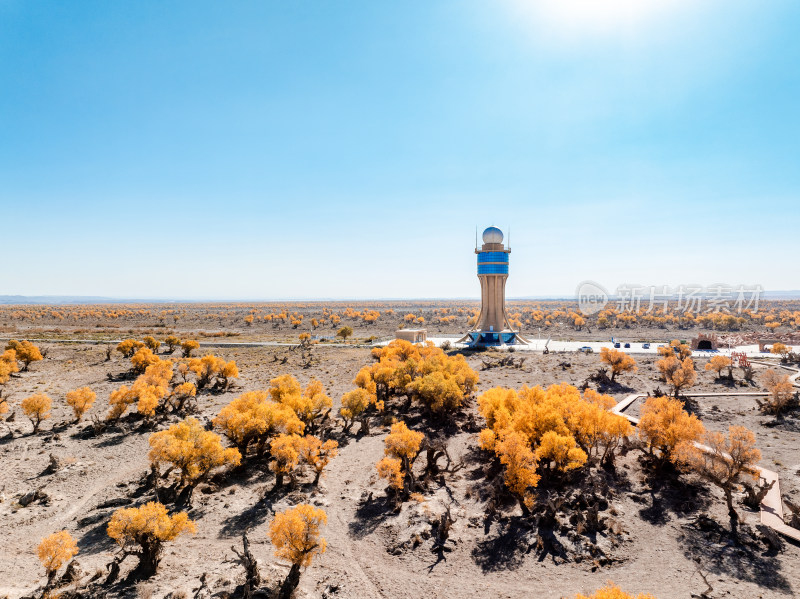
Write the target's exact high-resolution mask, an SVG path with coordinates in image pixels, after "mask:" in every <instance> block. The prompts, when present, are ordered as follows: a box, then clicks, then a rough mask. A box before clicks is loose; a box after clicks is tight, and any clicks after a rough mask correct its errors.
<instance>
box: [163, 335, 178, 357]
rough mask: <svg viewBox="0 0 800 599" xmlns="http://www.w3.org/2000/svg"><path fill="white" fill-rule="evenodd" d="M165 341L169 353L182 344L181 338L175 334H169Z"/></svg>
mask: <svg viewBox="0 0 800 599" xmlns="http://www.w3.org/2000/svg"><path fill="white" fill-rule="evenodd" d="M164 343H166V344H167V350H168V351H169V353H172V352H174V351H175V348H176V347H178V346H179V345H180V344H181V340H180V339H178V338H177V337H176V336H175V335H169V336H168V337H167V338H166V339H164Z"/></svg>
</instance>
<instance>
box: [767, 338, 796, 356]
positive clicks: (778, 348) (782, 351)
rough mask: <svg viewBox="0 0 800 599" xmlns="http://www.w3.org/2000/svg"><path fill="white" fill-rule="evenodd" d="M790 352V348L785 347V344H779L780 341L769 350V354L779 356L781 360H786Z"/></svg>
mask: <svg viewBox="0 0 800 599" xmlns="http://www.w3.org/2000/svg"><path fill="white" fill-rule="evenodd" d="M791 352H792V348H791V347H789V346H788V345H786V344H785V343H781V342H780V341H778V342H777V343H774V344H773V345H772V347H771V348H769V353H771V354H776V355H779V356H781V357H782V358H783V359H786V358H788V357H789V354H790V353H791Z"/></svg>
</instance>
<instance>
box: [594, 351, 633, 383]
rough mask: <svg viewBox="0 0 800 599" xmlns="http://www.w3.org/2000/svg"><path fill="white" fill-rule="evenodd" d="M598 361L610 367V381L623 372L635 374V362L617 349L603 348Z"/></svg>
mask: <svg viewBox="0 0 800 599" xmlns="http://www.w3.org/2000/svg"><path fill="white" fill-rule="evenodd" d="M600 361H601V362H603V363H604V364H608V365H609V366H610V367H611V380H612V381H613V380H614V379H616V377H617V375H618V374H622V373H623V372H628V371H633V372H636V360H634V359H633V358H632V357H631V356H630V355H628V354H626V353H625V352H622V351H619V350H618V349H609V348H607V347H603V348H601V349H600Z"/></svg>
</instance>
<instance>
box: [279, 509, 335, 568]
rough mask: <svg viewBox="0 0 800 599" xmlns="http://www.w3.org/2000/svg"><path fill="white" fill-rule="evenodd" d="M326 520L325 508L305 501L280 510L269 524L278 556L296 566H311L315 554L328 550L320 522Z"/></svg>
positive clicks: (325, 521) (324, 522)
mask: <svg viewBox="0 0 800 599" xmlns="http://www.w3.org/2000/svg"><path fill="white" fill-rule="evenodd" d="M327 522H328V517H327V515H326V514H325V512H324V511H323V510H321V509H318V508H315V507H314V506H312V505H308V504H306V503H301V504H299V505H297V506H295V507H293V508H290V509H287V510H285V511H283V512H278V513H277V514H275V518H274V519H273V520H272V522H271V523H270V525H269V538H270V541H271V542H272V544H273V545H274V546H275V556H276V557H278V558H279V559H283V560H286V561H288V562H289V563H291V564H294V565H297V566H303V567H307V566H310V565H311V561H312V559H313V558H314V556H315V555H321V554H323V553H325V549H326V543H325V539H324V538H322V536H321V535H320V526H321V525H322V524H326V523H327Z"/></svg>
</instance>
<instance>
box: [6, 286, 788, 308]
mask: <svg viewBox="0 0 800 599" xmlns="http://www.w3.org/2000/svg"><path fill="white" fill-rule="evenodd" d="M761 298H762V299H769V300H790V299H800V290H793V291H764V292H763V294H762V296H761ZM506 299H507V301H512V302H513V301H521V300H522V301H524V300H533V301H536V300H563V301H570V300H575V296H574V295H556V294H553V295H529V296H524V297H509V298H506ZM613 299H614V296H613V295H612V296H610V297H609V300H613ZM436 300H442V301H479V298H472V297H470V298H463V297H442V298H436V297H426V298H421V297H415V298H401V297H393V298H386V297H376V298H296V299H285V298H282V299H258V300H254V299H247V300H240V299H225V300H223V299H206V300H201V299H165V298H157V299H148V298H138V299H130V298H121V297H102V296H93V295H0V305H11V304H19V305H26V304H27V305H51V306H54V305H63V304H196V303H217V302H219V303H230V302H236V303H247V302H252V303H258V302H292V301H305V302H308V301H317V302H343V301H354V302H369V301H376V302H377V301H381V302H391V301H398V302H409V301H436Z"/></svg>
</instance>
